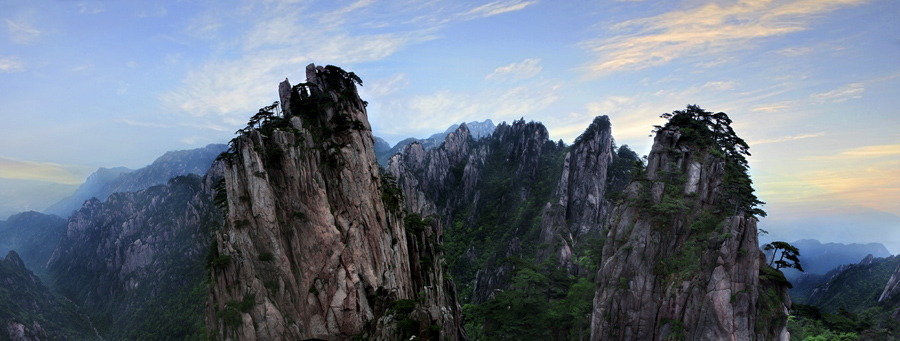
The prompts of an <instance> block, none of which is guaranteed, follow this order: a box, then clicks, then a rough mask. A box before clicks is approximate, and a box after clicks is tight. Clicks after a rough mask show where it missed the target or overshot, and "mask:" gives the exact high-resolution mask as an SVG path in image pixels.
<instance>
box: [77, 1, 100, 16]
mask: <svg viewBox="0 0 900 341" xmlns="http://www.w3.org/2000/svg"><path fill="white" fill-rule="evenodd" d="M103 11H104V8H103V3H101V2H94V3H87V2H81V3H79V4H78V13H81V14H98V13H102V12H103Z"/></svg>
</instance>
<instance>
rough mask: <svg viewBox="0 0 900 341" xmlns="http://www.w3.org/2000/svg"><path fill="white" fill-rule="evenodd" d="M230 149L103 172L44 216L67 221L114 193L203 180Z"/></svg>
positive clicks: (179, 154)
mask: <svg viewBox="0 0 900 341" xmlns="http://www.w3.org/2000/svg"><path fill="white" fill-rule="evenodd" d="M225 149H228V147H227V146H226V145H224V144H210V145H207V146H206V147H203V148H197V149H190V150H177V151H170V152H166V153H165V154H163V155H162V156H160V157H159V158H157V159H156V160H154V161H153V163H151V164H150V165H148V166H146V167H143V168H140V169H137V170H131V169H128V168H125V167H115V168H100V169H99V170H97V171H96V172H94V173H93V174H91V175H90V176H89V177H88V178H87V180H86V181H85V182H84V183H83V184H81V186H79V187H78V189H77V190H75V193H73V194H72V195H70V196H68V197H66V198H63V199H61V200H59V202H57V203H55V204H53V205H52V206H50V207H49V208H47V209H46V210H44V213H47V214H55V215H58V216H61V217H68V216H69V215H71V214H72V212H73V211H77V210H79V209H80V208H81V205H82V204H83V203H84V202H85V201H86V200H88V199H90V198H97V199H99V200H100V201H106V198H107V197H109V196H110V195H111V194H113V193H118V192H135V191H139V190H142V189H145V188H148V187H150V186H155V185H164V184H166V183H167V182H168V181H169V179H171V178H174V177H176V176H179V175H188V174H197V175H200V176H203V174H206V171H207V170H208V169H209V167H210V165H212V162H213V160H215V159H216V156H218V155H219V154H220V153H222V152H223V151H225Z"/></svg>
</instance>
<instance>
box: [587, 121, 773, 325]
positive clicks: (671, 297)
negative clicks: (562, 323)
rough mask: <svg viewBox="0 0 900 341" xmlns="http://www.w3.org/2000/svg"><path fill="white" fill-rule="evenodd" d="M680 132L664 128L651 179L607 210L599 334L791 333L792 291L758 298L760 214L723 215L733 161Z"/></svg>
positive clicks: (595, 320) (596, 316)
mask: <svg viewBox="0 0 900 341" xmlns="http://www.w3.org/2000/svg"><path fill="white" fill-rule="evenodd" d="M682 137H683V135H682V133H681V132H680V131H679V130H678V129H677V128H666V129H661V130H660V131H659V132H658V133H657V135H656V138H655V140H654V145H653V148H652V151H651V153H650V155H649V159H648V164H647V168H646V177H645V179H643V180H640V181H634V182H632V183H631V184H630V185H629V186H628V187H627V189H626V197H625V198H624V199H623V200H621V201H619V203H618V205H616V206H615V207H614V208H612V210H611V211H610V213H609V214H608V218H607V226H608V228H609V230H608V233H607V235H606V243H605V246H604V248H603V257H602V264H601V266H600V270H599V271H598V273H597V277H596V278H597V279H598V280H599V283H598V285H599V288H598V289H597V292H596V295H595V298H594V311H593V316H592V324H591V339H592V340H611V339H615V340H662V339H666V338H669V337H676V338H680V337H684V338H685V339H688V340H724V339H733V340H750V339H772V338H775V339H785V337H786V335H787V331H786V318H787V315H786V314H787V312H786V311H787V307H789V305H790V301H789V299H787V300H785V298H786V295H787V290H786V288H783V287H778V289H782V290H779V291H778V292H780V293H781V294H782V297H779V298H780V299H781V300H778V299H776V300H763V299H760V298H759V295H760V290H761V283H760V273H761V271H763V270H765V269H761V267H765V264H764V263H763V264H760V263H761V262H760V255H759V253H760V251H759V248H758V240H757V229H756V219H755V218H753V217H751V216H750V215H749V214H746V213H744V212H743V211H739V212H738V214H736V215H727V214H726V213H724V212H722V210H721V208H720V207H721V206H720V205H718V203H720V201H721V200H724V193H723V192H724V190H723V181H724V178H725V176H726V169H725V167H726V165H725V161H724V160H723V159H722V158H721V157H718V156H715V155H714V154H713V153H711V152H710V151H709V150H708V149H706V147H702V146H699V145H696V144H693V143H691V141H683V140H682ZM763 272H764V271H763ZM775 285H777V283H776V284H775ZM761 301H766V303H768V302H770V301H771V302H777V304H770V305H766V306H763V307H761ZM781 302H784V303H781ZM763 311H764V312H763ZM760 315H771V316H773V317H774V318H772V320H773V321H769V320H766V321H765V322H767V323H761V324H758V323H757V322H758V321H759V320H760V318H762V316H760ZM767 318H769V317H767ZM760 326H762V328H760ZM773 335H774V336H773Z"/></svg>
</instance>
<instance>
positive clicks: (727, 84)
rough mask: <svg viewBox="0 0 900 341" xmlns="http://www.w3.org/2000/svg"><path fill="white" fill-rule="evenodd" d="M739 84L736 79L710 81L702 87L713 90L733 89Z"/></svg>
mask: <svg viewBox="0 0 900 341" xmlns="http://www.w3.org/2000/svg"><path fill="white" fill-rule="evenodd" d="M736 85H737V82H735V81H710V82H706V84H703V86H701V88H703V89H706V90H712V91H725V90H732V89H734V87H735V86H736Z"/></svg>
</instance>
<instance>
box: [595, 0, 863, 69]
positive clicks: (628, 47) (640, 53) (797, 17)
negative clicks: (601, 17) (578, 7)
mask: <svg viewBox="0 0 900 341" xmlns="http://www.w3.org/2000/svg"><path fill="white" fill-rule="evenodd" d="M866 1H867V0H818V1H806V0H794V1H771V0H740V1H735V2H727V3H723V2H721V1H720V2H718V3H711V4H706V5H703V6H699V7H695V8H690V9H685V10H677V11H672V12H668V13H664V14H661V15H657V16H653V17H648V18H640V19H633V20H628V21H625V22H621V23H619V24H617V25H614V26H613V28H612V29H613V31H617V32H621V34H618V35H616V36H613V37H610V38H600V39H594V40H590V41H587V42H585V43H583V46H585V47H586V48H588V49H589V50H591V51H593V52H594V53H595V54H596V55H597V57H598V58H597V60H595V61H594V62H592V63H590V64H589V65H588V66H587V68H588V69H589V70H591V71H593V73H595V74H605V73H609V72H614V71H623V70H624V71H633V70H640V69H644V68H648V67H653V66H659V65H665V64H667V63H669V62H671V61H672V60H674V59H677V58H681V57H687V56H700V55H702V56H711V57H710V58H713V57H716V56H719V55H721V54H722V53H725V52H731V51H734V50H740V49H747V48H752V47H753V42H755V41H756V40H759V39H762V38H767V37H773V36H780V35H785V34H789V33H793V32H798V31H803V30H806V29H807V28H808V27H809V26H810V23H811V21H812V18H815V17H816V16H817V15H820V14H823V13H827V12H831V11H834V10H836V9H838V8H841V7H845V6H850V5H856V4H861V3H864V2H866Z"/></svg>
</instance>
